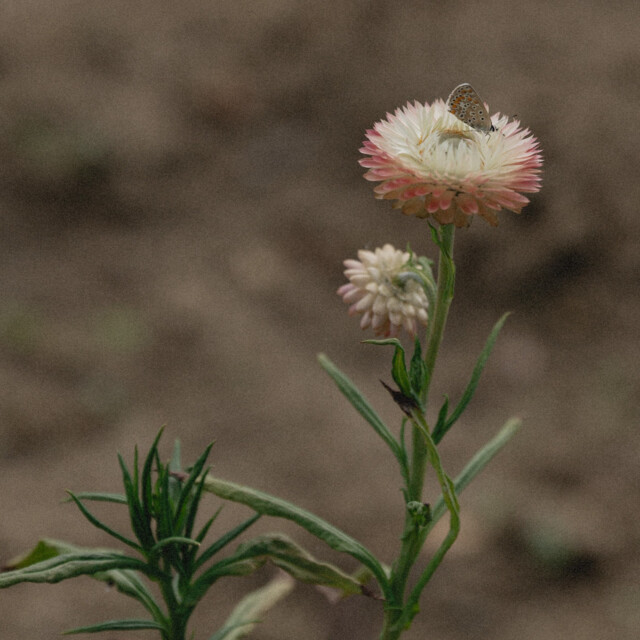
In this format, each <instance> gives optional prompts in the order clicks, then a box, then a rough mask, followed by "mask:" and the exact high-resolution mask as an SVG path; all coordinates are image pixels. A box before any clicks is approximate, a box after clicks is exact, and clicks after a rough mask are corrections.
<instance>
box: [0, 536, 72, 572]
mask: <svg viewBox="0 0 640 640" xmlns="http://www.w3.org/2000/svg"><path fill="white" fill-rule="evenodd" d="M76 550H77V549H76V548H75V547H74V546H73V545H71V544H68V543H66V542H62V541H61V540H53V539H52V538H43V539H42V540H39V541H38V542H37V543H36V546H35V547H33V549H31V550H30V551H27V552H25V553H22V554H20V555H19V556H17V557H15V558H12V559H11V560H9V562H7V563H6V564H5V565H4V567H2V571H14V570H15V569H24V568H25V567H30V566H31V565H33V564H36V563H38V562H43V561H44V560H49V558H55V557H56V556H59V555H62V554H63V553H69V552H72V551H76Z"/></svg>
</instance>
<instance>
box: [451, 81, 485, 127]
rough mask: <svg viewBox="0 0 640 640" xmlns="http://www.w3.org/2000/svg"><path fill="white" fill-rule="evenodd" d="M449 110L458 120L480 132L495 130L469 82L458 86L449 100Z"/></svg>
mask: <svg viewBox="0 0 640 640" xmlns="http://www.w3.org/2000/svg"><path fill="white" fill-rule="evenodd" d="M447 109H448V110H449V112H450V113H452V114H453V115H454V116H456V118H458V119H459V120H462V122H464V123H465V124H467V125H469V126H470V127H472V128H474V129H477V130H478V131H485V132H489V131H492V130H493V125H492V124H491V118H490V117H489V114H488V113H487V110H486V109H485V108H484V104H483V102H482V100H480V96H479V95H478V94H477V93H476V92H475V89H474V88H473V87H472V86H471V85H470V84H469V83H467V82H464V83H463V84H460V85H458V86H457V87H456V88H455V89H454V90H453V91H452V92H451V95H450V96H449V97H448V98H447Z"/></svg>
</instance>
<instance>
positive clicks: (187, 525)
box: [183, 469, 209, 538]
mask: <svg viewBox="0 0 640 640" xmlns="http://www.w3.org/2000/svg"><path fill="white" fill-rule="evenodd" d="M208 472H209V470H208V469H207V472H206V473H208ZM203 483H204V475H203V476H202V477H201V478H200V480H199V481H198V486H197V487H196V490H195V492H194V494H193V497H192V498H191V500H190V502H189V504H188V506H189V509H188V511H187V517H186V520H185V522H184V531H183V533H184V535H185V536H187V537H188V538H190V537H191V536H192V534H193V527H194V525H195V522H196V516H197V515H198V507H199V506H200V499H201V498H202V491H203V490H204V486H203Z"/></svg>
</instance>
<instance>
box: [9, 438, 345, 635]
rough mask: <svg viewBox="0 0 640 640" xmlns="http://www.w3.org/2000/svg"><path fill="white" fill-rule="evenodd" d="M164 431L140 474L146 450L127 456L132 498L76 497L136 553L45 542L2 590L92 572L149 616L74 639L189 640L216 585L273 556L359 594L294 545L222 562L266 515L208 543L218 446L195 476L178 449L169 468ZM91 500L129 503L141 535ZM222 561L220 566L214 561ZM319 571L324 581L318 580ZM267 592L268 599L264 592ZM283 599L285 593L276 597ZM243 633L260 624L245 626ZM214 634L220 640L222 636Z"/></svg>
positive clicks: (266, 601) (264, 601)
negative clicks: (144, 637)
mask: <svg viewBox="0 0 640 640" xmlns="http://www.w3.org/2000/svg"><path fill="white" fill-rule="evenodd" d="M161 435H162V431H160V433H158V436H157V437H156V439H155V440H154V442H153V444H152V446H151V448H150V450H149V453H148V454H147V456H146V457H145V460H144V462H143V464H142V468H141V467H140V462H139V459H138V451H137V449H136V450H135V452H134V462H133V466H132V468H129V467H128V466H127V465H126V463H125V462H124V459H123V458H122V457H121V456H119V458H118V459H119V463H120V469H121V472H122V482H123V485H124V494H123V495H121V494H110V493H99V492H82V493H78V494H73V493H71V492H69V496H70V500H71V501H73V502H74V503H75V504H76V505H77V507H78V508H79V510H80V512H81V513H82V514H83V515H84V516H85V518H86V519H87V520H88V521H89V522H90V523H91V524H92V525H94V526H95V527H97V528H99V529H101V530H102V531H104V532H105V533H107V534H108V535H109V536H111V537H112V538H114V539H115V540H117V541H118V542H121V543H123V544H125V545H126V546H127V547H128V548H130V549H133V550H134V551H135V552H136V556H135V557H134V556H130V555H127V554H125V553H123V552H120V551H117V550H113V549H84V548H81V547H77V546H75V545H72V544H69V543H68V542H62V541H57V540H51V539H43V540H41V541H40V542H38V543H37V544H36V545H35V547H34V548H33V549H32V550H30V551H29V552H27V553H25V554H22V555H21V556H19V557H17V558H15V559H14V560H12V561H10V562H9V563H8V565H7V567H6V569H8V570H5V571H4V572H3V573H0V588H4V587H9V586H12V585H14V584H20V583H23V582H36V583H56V582H60V581H62V580H67V579H70V578H74V577H77V576H82V575H88V576H91V577H93V578H95V579H97V580H102V581H105V582H107V583H109V584H111V585H114V586H115V587H116V588H117V589H118V591H119V592H121V593H123V594H124V595H127V596H129V597H131V598H133V599H135V600H137V601H138V603H139V604H141V605H142V606H143V607H144V609H145V610H146V611H147V613H148V614H150V618H149V619H146V620H142V619H133V620H111V621H108V622H102V623H99V624H94V625H89V626H84V627H79V628H77V629H73V630H71V631H69V632H68V633H70V634H78V633H98V632H104V631H134V630H139V629H155V630H157V631H158V632H159V634H160V637H161V638H162V640H185V638H186V636H185V633H186V627H187V622H188V620H189V617H190V615H191V613H192V611H193V609H194V607H195V606H196V604H197V603H198V602H199V600H200V599H201V598H202V597H203V596H204V595H205V594H206V592H207V590H208V588H209V587H210V586H211V585H212V584H213V583H214V582H215V581H216V580H217V579H218V578H219V577H222V576H229V575H245V574H247V573H250V572H252V571H255V569H257V568H258V567H260V566H262V564H264V563H265V562H266V561H267V560H268V559H269V558H270V557H271V555H272V554H273V555H274V558H273V561H274V564H276V565H278V566H283V567H284V568H285V569H287V570H288V571H290V572H291V573H294V574H296V575H297V577H299V578H301V579H306V580H308V581H312V582H316V583H318V584H325V585H329V586H332V587H334V588H338V589H341V590H342V591H343V592H344V593H354V592H355V590H356V585H357V583H356V582H355V581H354V580H353V579H351V578H350V577H349V576H347V575H346V574H343V573H342V572H340V571H339V570H337V569H334V568H333V567H331V566H330V565H326V564H325V563H320V562H317V561H315V560H314V559H313V558H312V557H311V556H310V555H309V554H307V553H306V552H304V551H303V550H302V549H300V548H299V547H296V546H295V545H294V544H293V543H290V544H287V543H286V542H285V541H284V540H278V539H276V538H273V539H271V540H270V541H268V540H267V539H265V537H260V538H257V539H256V540H255V541H248V542H245V543H243V544H242V545H240V547H239V548H238V550H236V552H234V553H232V554H231V555H230V556H228V557H226V558H222V559H219V560H217V559H216V558H215V557H216V556H217V554H218V553H219V552H221V551H222V550H224V549H225V548H227V547H228V545H229V544H230V543H231V542H233V541H234V540H235V539H236V538H238V536H240V535H241V534H242V533H244V532H245V531H246V530H247V529H248V528H249V527H250V526H251V525H252V524H253V523H254V522H256V520H257V519H258V518H259V517H260V514H259V513H257V514H255V515H254V516H252V517H251V518H249V519H248V520H246V521H245V522H242V523H240V524H239V525H237V526H236V527H234V528H233V529H231V530H230V531H228V532H226V533H225V534H223V535H222V536H221V537H220V538H218V539H217V540H216V541H214V542H213V543H211V544H209V545H206V546H205V545H204V544H203V543H204V539H205V536H206V535H207V533H208V532H209V530H210V528H211V526H212V524H213V523H214V521H215V518H216V516H217V514H215V515H214V516H213V517H212V518H210V519H209V520H208V521H207V522H206V523H205V524H204V526H202V528H201V529H200V530H199V531H197V532H196V531H195V529H194V526H195V522H196V515H197V511H198V508H199V505H200V501H201V498H202V496H203V487H204V481H205V478H206V469H205V465H206V460H207V458H208V455H209V452H210V450H211V445H209V446H208V447H207V448H206V449H205V451H204V452H203V453H202V455H201V456H200V457H199V458H198V460H197V461H196V463H195V464H194V465H193V466H192V467H191V469H190V470H189V472H188V473H187V472H183V471H182V470H181V469H180V460H179V458H180V455H179V443H176V447H175V449H174V455H173V457H172V460H171V462H170V463H169V464H162V463H161V461H160V456H159V453H158V443H159V440H160V437H161ZM85 502H110V503H114V504H118V505H126V507H127V509H128V511H129V520H130V524H131V529H132V533H131V534H127V535H125V534H123V533H120V532H118V531H116V530H114V529H113V528H111V527H110V526H108V525H107V524H105V523H104V522H102V521H101V520H100V519H99V518H98V517H96V516H95V515H94V514H93V513H91V511H90V510H89V509H88V508H87V506H86V505H85ZM214 560H215V561H214ZM314 572H315V574H317V577H316V578H314V577H313V576H314ZM142 577H145V578H146V579H148V580H150V581H152V582H156V583H158V585H159V586H160V593H161V595H162V598H163V600H164V606H162V604H161V603H160V602H158V601H157V599H156V598H155V597H154V596H153V595H152V592H151V591H150V590H149V588H148V587H147V586H146V585H145V582H144V580H143V579H142ZM286 592H288V589H287V590H285V589H283V588H282V587H281V588H279V589H277V590H264V591H261V592H260V591H259V592H256V593H254V594H253V596H252V599H251V602H252V603H253V604H252V608H253V609H255V610H256V611H258V610H259V611H261V612H264V611H265V610H266V609H267V608H268V607H269V606H271V604H274V603H275V602H276V601H277V600H278V599H279V598H280V597H283V596H284V595H285V594H286ZM261 594H262V595H261ZM277 594H279V595H277ZM237 623H238V619H235V618H234V620H232V621H231V622H230V623H228V624H227V625H225V628H226V629H227V631H225V636H220V637H229V638H231V637H240V635H237V634H238V633H239V631H234V632H233V633H235V634H236V635H230V634H231V630H232V629H236V626H235V625H236V624H237ZM241 626H242V627H244V631H243V632H242V633H243V634H244V633H245V632H247V631H248V630H249V629H250V628H251V625H249V623H248V622H247V621H245V622H242V625H241ZM214 637H215V636H214Z"/></svg>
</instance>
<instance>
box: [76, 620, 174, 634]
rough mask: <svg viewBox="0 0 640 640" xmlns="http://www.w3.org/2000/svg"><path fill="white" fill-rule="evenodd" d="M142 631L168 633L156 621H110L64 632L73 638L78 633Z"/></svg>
mask: <svg viewBox="0 0 640 640" xmlns="http://www.w3.org/2000/svg"><path fill="white" fill-rule="evenodd" d="M141 629H160V630H161V631H168V629H167V628H166V627H165V626H164V625H162V624H160V623H159V622H155V621H154V620H109V621H107V622H101V623H99V624H94V625H90V626H88V627H77V628H75V629H69V631H65V632H64V635H65V636H72V635H75V634H78V633H100V632H101V631H139V630H141Z"/></svg>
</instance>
